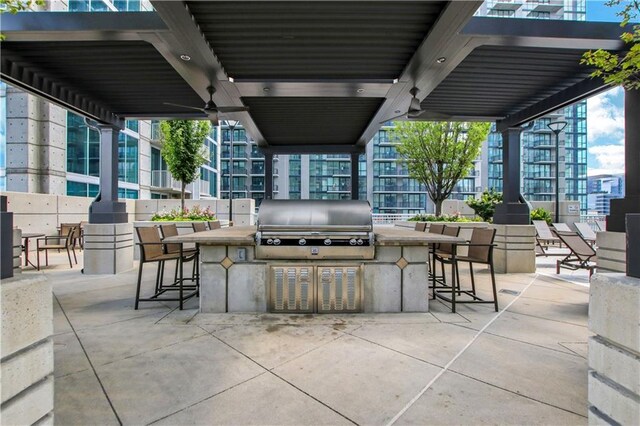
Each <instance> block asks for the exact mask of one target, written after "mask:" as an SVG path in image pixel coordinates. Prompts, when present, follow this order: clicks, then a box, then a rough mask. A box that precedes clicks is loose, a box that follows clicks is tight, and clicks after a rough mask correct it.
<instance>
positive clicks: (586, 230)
mask: <svg viewBox="0 0 640 426" xmlns="http://www.w3.org/2000/svg"><path fill="white" fill-rule="evenodd" d="M574 225H575V226H576V229H577V230H578V234H580V235H581V236H582V238H584V240H585V241H586V242H588V243H589V244H591V245H594V244H595V243H596V233H595V232H593V229H591V225H589V224H588V223H586V222H576V223H574Z"/></svg>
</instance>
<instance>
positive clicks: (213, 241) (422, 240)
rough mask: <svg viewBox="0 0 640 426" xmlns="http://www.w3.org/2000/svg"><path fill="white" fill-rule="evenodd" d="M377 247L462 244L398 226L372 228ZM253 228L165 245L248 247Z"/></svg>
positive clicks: (181, 238)
mask: <svg viewBox="0 0 640 426" xmlns="http://www.w3.org/2000/svg"><path fill="white" fill-rule="evenodd" d="M373 232H374V234H375V238H376V245H377V246H426V245H429V244H433V243H464V242H465V239H464V238H461V237H449V236H446V235H439V234H430V233H428V232H420V231H414V230H413V229H407V228H402V227H398V226H374V228H373ZM255 233H256V227H255V226H232V227H230V228H221V229H216V230H213V231H204V232H194V233H189V234H184V235H178V236H176V237H168V238H165V239H164V240H163V241H164V242H166V243H199V244H202V245H211V246H249V245H254V244H255Z"/></svg>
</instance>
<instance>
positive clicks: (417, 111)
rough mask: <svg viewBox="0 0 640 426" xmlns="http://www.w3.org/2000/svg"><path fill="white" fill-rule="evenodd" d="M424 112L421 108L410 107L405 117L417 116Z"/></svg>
mask: <svg viewBox="0 0 640 426" xmlns="http://www.w3.org/2000/svg"><path fill="white" fill-rule="evenodd" d="M425 112H426V111H425V110H423V109H410V110H409V112H407V118H418V117H420V116H421V115H422V114H424V113H425Z"/></svg>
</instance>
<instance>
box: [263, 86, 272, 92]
mask: <svg viewBox="0 0 640 426" xmlns="http://www.w3.org/2000/svg"><path fill="white" fill-rule="evenodd" d="M262 91H263V92H270V91H271V89H270V88H269V87H263V88H262Z"/></svg>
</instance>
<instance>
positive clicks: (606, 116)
mask: <svg viewBox="0 0 640 426" xmlns="http://www.w3.org/2000/svg"><path fill="white" fill-rule="evenodd" d="M621 92H622V89H621V88H620V87H616V88H614V89H611V90H609V91H607V92H604V93H601V94H599V95H597V96H594V97H592V98H589V99H588V100H587V137H588V140H589V144H592V143H593V142H595V141H596V139H605V141H606V142H608V143H621V144H622V143H624V107H623V106H622V105H616V104H615V100H614V98H616V97H619V96H620V95H621Z"/></svg>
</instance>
